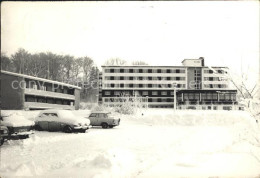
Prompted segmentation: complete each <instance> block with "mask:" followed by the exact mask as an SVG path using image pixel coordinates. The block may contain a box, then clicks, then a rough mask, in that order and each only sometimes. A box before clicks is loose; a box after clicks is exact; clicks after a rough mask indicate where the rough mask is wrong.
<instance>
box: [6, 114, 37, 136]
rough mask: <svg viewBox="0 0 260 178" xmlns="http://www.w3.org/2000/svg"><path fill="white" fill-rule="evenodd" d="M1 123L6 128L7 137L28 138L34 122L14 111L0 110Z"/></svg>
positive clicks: (32, 131) (32, 130) (31, 132)
mask: <svg viewBox="0 0 260 178" xmlns="http://www.w3.org/2000/svg"><path fill="white" fill-rule="evenodd" d="M1 125H2V126H6V127H7V128H8V138H10V139H12V138H20V139H26V138H29V135H31V134H33V133H34V122H33V121H30V120H28V119H25V117H24V116H23V115H22V114H21V113H19V112H15V111H2V112H1Z"/></svg>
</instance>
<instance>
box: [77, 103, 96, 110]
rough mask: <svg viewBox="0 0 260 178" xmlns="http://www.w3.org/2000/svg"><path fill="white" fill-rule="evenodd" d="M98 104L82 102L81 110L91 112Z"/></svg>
mask: <svg viewBox="0 0 260 178" xmlns="http://www.w3.org/2000/svg"><path fill="white" fill-rule="evenodd" d="M96 106H97V104H96V103H85V102H81V103H80V104H79V109H82V110H86V109H87V110H91V109H93V108H94V107H96Z"/></svg>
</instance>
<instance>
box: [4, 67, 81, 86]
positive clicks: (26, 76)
mask: <svg viewBox="0 0 260 178" xmlns="http://www.w3.org/2000/svg"><path fill="white" fill-rule="evenodd" d="M1 73H3V74H7V75H13V76H17V77H23V78H27V79H32V80H38V81H42V82H48V83H53V84H57V85H63V86H67V87H70V88H76V89H81V88H80V87H78V86H75V85H71V84H67V83H63V82H58V81H54V80H49V79H45V78H39V77H33V76H30V75H25V74H18V73H14V72H9V71H4V70H1Z"/></svg>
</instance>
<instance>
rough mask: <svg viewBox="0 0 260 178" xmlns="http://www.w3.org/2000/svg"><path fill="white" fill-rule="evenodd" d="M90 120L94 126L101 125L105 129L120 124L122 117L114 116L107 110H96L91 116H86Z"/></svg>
mask: <svg viewBox="0 0 260 178" xmlns="http://www.w3.org/2000/svg"><path fill="white" fill-rule="evenodd" d="M86 118H88V119H89V120H90V124H91V125H92V126H101V127H102V128H103V129H106V128H108V127H109V128H113V127H115V126H118V125H119V124H120V118H118V119H116V118H114V117H113V116H112V115H111V113H110V112H105V111H95V112H91V114H90V115H89V117H86Z"/></svg>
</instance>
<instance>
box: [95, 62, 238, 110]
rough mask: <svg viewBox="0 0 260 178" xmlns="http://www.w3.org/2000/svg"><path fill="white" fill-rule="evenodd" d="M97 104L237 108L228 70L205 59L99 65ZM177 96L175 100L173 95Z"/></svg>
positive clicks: (213, 108)
mask: <svg viewBox="0 0 260 178" xmlns="http://www.w3.org/2000/svg"><path fill="white" fill-rule="evenodd" d="M99 80H100V82H99V83H100V86H99V104H104V105H109V106H117V105H120V104H122V102H124V101H126V98H127V100H128V101H135V102H136V101H138V103H140V102H141V103H142V104H143V106H144V107H155V108H158V107H159V108H173V107H174V103H175V102H176V108H177V109H203V110H219V109H224V110H231V109H236V108H237V107H238V106H237V99H236V94H237V90H235V89H231V87H230V81H229V77H228V68H227V67H207V66H205V65H204V58H199V59H185V60H183V61H182V66H149V65H142V66H139V65H136V66H102V73H101V74H100V76H99ZM175 95H176V100H175V99H174V96H175Z"/></svg>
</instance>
